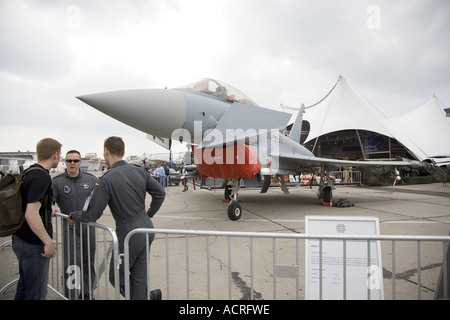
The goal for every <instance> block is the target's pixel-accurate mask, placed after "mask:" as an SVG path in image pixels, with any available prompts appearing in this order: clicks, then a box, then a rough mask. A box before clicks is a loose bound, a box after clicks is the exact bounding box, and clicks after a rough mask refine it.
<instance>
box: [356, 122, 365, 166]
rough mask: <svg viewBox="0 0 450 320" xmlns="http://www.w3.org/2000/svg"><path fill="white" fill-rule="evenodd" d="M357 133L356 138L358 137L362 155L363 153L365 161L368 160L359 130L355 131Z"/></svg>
mask: <svg viewBox="0 0 450 320" xmlns="http://www.w3.org/2000/svg"><path fill="white" fill-rule="evenodd" d="M355 132H356V136H357V137H358V141H359V147H360V148H361V153H362V156H363V159H364V160H366V153H365V152H364V146H363V144H362V141H361V137H360V136H359V132H358V130H356V129H355Z"/></svg>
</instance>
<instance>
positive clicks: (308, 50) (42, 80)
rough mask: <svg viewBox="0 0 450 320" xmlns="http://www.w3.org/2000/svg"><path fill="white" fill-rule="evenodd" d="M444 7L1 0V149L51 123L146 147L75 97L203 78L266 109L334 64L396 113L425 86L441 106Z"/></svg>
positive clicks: (58, 131) (449, 25)
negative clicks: (8, 138) (239, 92)
mask: <svg viewBox="0 0 450 320" xmlns="http://www.w3.org/2000/svg"><path fill="white" fill-rule="evenodd" d="M449 16H450V3H449V2H448V1H447V0H429V1H424V0H416V1H406V0H399V1H395V2H393V1H382V0H375V1H373V0H370V1H369V0H363V1H350V0H341V1H325V0H321V1H306V0H304V1H294V0H283V1H267V0H239V1H237V0H215V1H207V0H182V1H175V0H171V1H163V0H158V1H157V0H155V1H144V0H142V1H132V2H130V1H121V0H114V1H108V2H99V1H88V0H83V1H76V2H74V1H68V0H67V1H58V2H55V1H27V0H15V1H12V0H4V1H1V2H0V43H1V44H2V50H0V88H1V89H0V112H1V113H2V115H3V117H2V118H1V119H0V124H1V128H0V134H1V135H2V137H4V136H8V134H10V131H11V130H13V129H12V128H14V127H16V130H15V131H14V135H13V136H14V141H13V142H11V141H8V142H6V141H4V139H2V140H3V141H2V142H1V143H0V149H2V150H3V151H8V150H7V149H6V148H12V147H13V146H14V145H16V146H17V148H20V149H25V148H30V146H29V141H30V140H33V143H32V145H31V148H32V147H33V146H34V145H35V143H36V142H37V141H38V140H39V139H40V138H42V135H45V133H46V132H48V135H50V134H54V135H56V136H59V137H61V140H63V141H61V142H62V143H63V144H64V145H66V143H65V142H64V140H65V141H70V145H71V147H72V145H73V144H77V143H78V144H82V145H86V149H87V150H86V152H98V153H101V152H102V149H101V145H102V143H103V140H104V138H105V137H106V136H107V135H112V134H114V133H117V134H118V135H123V136H126V137H128V139H129V140H130V146H131V145H132V144H134V145H135V149H132V150H131V148H130V150H129V151H130V152H133V153H139V152H140V153H143V152H144V151H146V150H149V149H152V148H151V147H150V146H151V145H148V143H149V142H148V141H147V140H146V139H145V134H144V133H141V132H139V131H137V130H135V129H132V128H129V127H128V126H126V125H123V124H121V123H119V122H118V121H116V120H114V119H111V118H109V117H107V116H106V115H103V114H101V113H100V112H98V111H96V110H94V109H92V108H90V107H89V106H87V105H85V104H84V103H82V102H81V101H78V100H77V99H76V98H75V96H77V95H81V94H87V93H93V92H101V91H110V90H119V89H131V88H145V87H159V88H163V87H169V88H172V87H176V86H179V85H182V84H185V83H190V82H192V81H195V80H197V79H198V78H201V77H211V78H217V79H220V80H223V81H225V82H227V83H229V84H231V85H233V86H235V87H236V88H238V89H240V90H242V91H243V92H244V93H246V94H247V95H249V96H250V97H251V98H252V99H253V100H254V101H256V102H257V103H259V104H260V105H262V106H265V107H272V108H276V107H278V106H279V105H280V103H284V104H288V105H292V106H300V105H301V103H305V104H306V105H310V104H313V103H315V102H317V101H319V100H320V99H321V98H323V96H324V95H325V94H327V93H328V91H329V90H330V89H331V87H332V86H333V85H334V84H335V82H336V81H337V79H338V76H339V75H340V74H341V75H342V76H344V77H345V78H346V79H347V81H348V82H349V84H350V85H351V86H353V87H354V88H355V90H357V91H358V92H360V93H361V94H363V95H364V96H365V97H366V98H367V99H369V100H370V101H371V102H372V103H374V104H375V105H376V106H377V107H379V108H381V109H383V108H385V109H387V110H389V111H391V112H393V113H395V112H402V111H404V110H408V109H412V108H414V107H416V106H418V105H420V104H421V103H422V102H424V101H425V100H427V99H428V98H429V97H431V96H432V95H433V94H436V95H437V96H438V97H439V98H440V99H441V100H442V101H443V102H444V103H445V104H447V106H448V105H449V104H450V92H449V90H448V88H449V87H450V73H449V70H450V61H449V60H448V57H449V56H450V40H449V39H448V37H447V33H448V30H449V29H450V21H449V20H448V17H449ZM10 124H17V126H13V125H11V126H10ZM26 128H33V130H31V131H30V130H27V129H26ZM33 132H34V133H35V135H34V134H33ZM48 135H45V136H48ZM77 137H78V139H77ZM131 141H132V142H131ZM14 143H15V144H14ZM99 145H100V148H98V146H99ZM22 146H24V147H22ZM73 147H75V148H79V147H77V146H73ZM147 148H148V149H147ZM14 149H16V148H13V150H14ZM80 149H81V148H80ZM93 149H95V151H94V150H93ZM144 149H145V150H144ZM158 150H159V149H158Z"/></svg>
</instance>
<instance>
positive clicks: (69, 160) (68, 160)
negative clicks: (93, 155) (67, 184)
mask: <svg viewBox="0 0 450 320" xmlns="http://www.w3.org/2000/svg"><path fill="white" fill-rule="evenodd" d="M66 162H67V163H78V162H80V160H79V159H74V160H72V159H67V160H66Z"/></svg>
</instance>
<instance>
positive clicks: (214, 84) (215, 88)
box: [178, 78, 257, 106]
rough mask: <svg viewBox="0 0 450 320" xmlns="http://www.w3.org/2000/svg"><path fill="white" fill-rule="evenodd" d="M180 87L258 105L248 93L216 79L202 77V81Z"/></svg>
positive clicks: (222, 98) (231, 100)
mask: <svg viewBox="0 0 450 320" xmlns="http://www.w3.org/2000/svg"><path fill="white" fill-rule="evenodd" d="M178 89H185V90H190V91H195V92H199V93H204V94H208V95H211V96H213V97H216V98H218V99H220V100H222V101H226V102H230V103H234V102H240V103H245V104H250V105H253V106H257V104H256V103H255V102H253V100H252V99H250V98H249V97H248V96H247V95H245V94H243V93H242V92H241V91H239V90H238V89H236V88H234V87H232V86H230V85H229V84H226V83H224V82H222V81H218V80H214V79H207V78H205V79H201V80H200V81H197V82H194V83H190V84H187V85H185V86H181V87H178Z"/></svg>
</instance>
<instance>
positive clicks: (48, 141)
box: [36, 138, 62, 161]
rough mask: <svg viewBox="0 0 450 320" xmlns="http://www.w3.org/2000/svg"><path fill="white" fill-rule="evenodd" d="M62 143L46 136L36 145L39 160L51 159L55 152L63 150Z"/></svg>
mask: <svg viewBox="0 0 450 320" xmlns="http://www.w3.org/2000/svg"><path fill="white" fill-rule="evenodd" d="M61 147H62V144H61V143H59V142H58V141H56V140H55V139H52V138H44V139H42V140H41V141H39V142H38V143H37V145H36V153H37V158H38V161H43V160H48V159H50V158H51V157H52V156H53V155H54V154H55V152H61Z"/></svg>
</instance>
